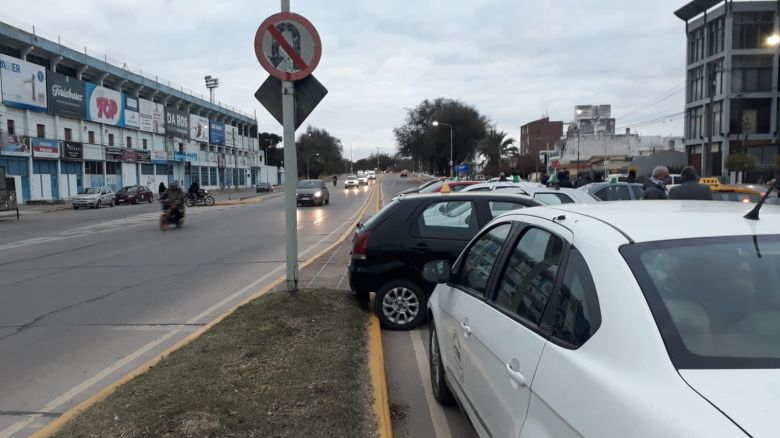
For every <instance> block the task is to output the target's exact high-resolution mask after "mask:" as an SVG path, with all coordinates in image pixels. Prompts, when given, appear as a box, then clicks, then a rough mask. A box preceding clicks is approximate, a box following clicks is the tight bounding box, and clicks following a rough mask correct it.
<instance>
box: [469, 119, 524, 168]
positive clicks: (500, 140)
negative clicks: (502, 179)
mask: <svg viewBox="0 0 780 438" xmlns="http://www.w3.org/2000/svg"><path fill="white" fill-rule="evenodd" d="M514 143H515V140H514V139H512V138H507V133H506V132H504V131H499V130H497V129H496V128H494V127H491V128H490V129H489V130H488V132H487V134H485V137H484V138H483V139H482V141H480V143H479V146H478V148H477V152H479V153H480V154H481V155H483V156H484V157H485V161H486V163H485V168H484V173H485V175H497V174H498V173H499V172H500V170H501V158H502V157H507V156H511V155H513V154H516V153H517V148H516V147H514V146H513V145H514Z"/></svg>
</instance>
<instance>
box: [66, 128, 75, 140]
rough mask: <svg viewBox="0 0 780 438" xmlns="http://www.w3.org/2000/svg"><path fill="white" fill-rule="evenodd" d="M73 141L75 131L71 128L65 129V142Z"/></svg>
mask: <svg viewBox="0 0 780 438" xmlns="http://www.w3.org/2000/svg"><path fill="white" fill-rule="evenodd" d="M72 140H73V130H72V129H70V128H65V141H72Z"/></svg>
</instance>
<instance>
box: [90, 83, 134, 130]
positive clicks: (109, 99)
mask: <svg viewBox="0 0 780 438" xmlns="http://www.w3.org/2000/svg"><path fill="white" fill-rule="evenodd" d="M86 90H87V120H91V121H93V122H98V123H103V124H106V125H112V126H118V127H120V128H124V126H125V100H124V99H123V98H122V93H120V92H118V91H115V90H109V89H108V88H104V87H100V86H97V85H95V84H91V83H89V82H87V86H86Z"/></svg>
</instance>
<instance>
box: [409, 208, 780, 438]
mask: <svg viewBox="0 0 780 438" xmlns="http://www.w3.org/2000/svg"><path fill="white" fill-rule="evenodd" d="M752 207H753V205H743V204H739V203H728V202H712V201H674V200H669V201H647V202H636V203H633V204H632V205H631V206H630V208H627V207H626V205H625V204H623V205H621V204H620V203H600V204H592V205H585V204H569V205H565V206H555V207H538V208H532V209H527V210H520V211H515V212H512V213H509V214H507V215H504V216H502V217H500V218H498V219H496V220H494V221H492V222H491V223H490V224H488V225H487V226H486V227H484V228H483V229H482V230H481V231H480V233H479V234H478V235H477V236H476V237H475V238H474V239H473V240H472V241H471V242H470V243H469V244H468V246H467V247H466V248H465V250H464V251H463V253H462V254H461V255H460V257H459V258H458V261H457V262H455V263H454V265H452V267H451V266H450V262H448V261H441V262H431V263H429V264H427V265H426V266H425V267H424V273H425V278H426V280H427V281H435V282H437V283H438V285H437V286H436V289H435V291H434V292H433V295H432V296H431V298H430V300H429V302H428V314H427V316H428V321H429V329H430V330H429V347H430V348H429V367H430V376H431V388H432V392H433V396H434V398H435V399H436V400H438V401H439V402H440V403H442V404H451V403H453V402H454V401H455V400H456V399H457V401H459V403H458V404H459V405H460V407H461V408H462V409H463V410H464V411H465V412H466V414H467V416H468V417H469V418H470V419H471V423H472V424H473V425H474V427H475V428H476V430H477V433H478V434H479V435H480V436H493V437H507V436H512V437H628V436H630V437H639V438H650V437H700V438H705V437H706V438H709V437H716V436H717V437H774V436H777V422H776V419H777V412H778V407H777V404H776V400H777V394H776V393H775V391H774V388H778V387H780V351H778V345H780V288H778V287H777V282H778V278H780V209H777V208H775V207H772V206H769V207H764V209H763V210H762V211H761V214H760V219H759V220H749V219H745V218H744V217H743V216H744V215H745V214H746V213H747V212H748V211H750V210H751V209H752ZM665 224H667V225H665ZM668 224H674V226H668Z"/></svg>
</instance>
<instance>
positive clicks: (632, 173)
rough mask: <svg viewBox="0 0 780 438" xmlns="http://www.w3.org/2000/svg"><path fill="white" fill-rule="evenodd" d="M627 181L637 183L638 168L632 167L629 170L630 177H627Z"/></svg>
mask: <svg viewBox="0 0 780 438" xmlns="http://www.w3.org/2000/svg"><path fill="white" fill-rule="evenodd" d="M626 182H627V183H631V184H633V183H635V182H636V170H634V169H631V170H629V171H628V178H626Z"/></svg>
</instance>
